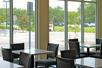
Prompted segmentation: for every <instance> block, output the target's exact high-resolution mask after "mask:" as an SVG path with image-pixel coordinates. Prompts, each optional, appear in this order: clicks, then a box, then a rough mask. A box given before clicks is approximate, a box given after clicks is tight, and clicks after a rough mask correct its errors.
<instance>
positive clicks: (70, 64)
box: [0, 39, 102, 68]
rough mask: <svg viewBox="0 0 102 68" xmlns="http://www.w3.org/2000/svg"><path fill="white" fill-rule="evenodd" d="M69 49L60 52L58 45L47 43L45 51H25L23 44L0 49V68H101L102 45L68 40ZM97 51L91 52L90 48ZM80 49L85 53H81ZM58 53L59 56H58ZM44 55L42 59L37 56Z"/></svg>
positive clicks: (32, 49) (33, 49) (31, 49)
mask: <svg viewBox="0 0 102 68" xmlns="http://www.w3.org/2000/svg"><path fill="white" fill-rule="evenodd" d="M68 44H69V49H68V50H60V51H58V49H59V44H55V43H48V45H47V49H46V50H44V49H35V48H30V49H25V47H24V46H25V45H24V43H15V44H11V45H10V48H4V47H1V52H2V58H3V59H2V60H0V63H1V65H0V68H102V64H101V63H102V54H101V53H102V52H101V49H102V43H100V44H96V45H88V44H87V45H86V44H80V43H79V41H78V39H69V41H68ZM97 47H98V48H99V50H95V51H94V52H93V51H91V48H94V49H96V48H97ZM81 48H83V49H85V51H81ZM59 52H60V54H59ZM44 54H46V58H44V59H42V58H40V59H39V57H38V55H44Z"/></svg>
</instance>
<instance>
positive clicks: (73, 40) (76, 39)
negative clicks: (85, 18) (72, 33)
mask: <svg viewBox="0 0 102 68" xmlns="http://www.w3.org/2000/svg"><path fill="white" fill-rule="evenodd" d="M70 41H72V42H75V41H77V42H78V41H79V40H78V38H74V39H69V42H70Z"/></svg>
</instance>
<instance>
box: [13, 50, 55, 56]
mask: <svg viewBox="0 0 102 68" xmlns="http://www.w3.org/2000/svg"><path fill="white" fill-rule="evenodd" d="M20 52H24V53H28V54H33V55H39V54H49V53H53V51H47V50H42V49H33V48H31V49H24V50H13V51H12V53H15V54H20Z"/></svg>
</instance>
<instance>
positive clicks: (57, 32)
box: [49, 0, 65, 50]
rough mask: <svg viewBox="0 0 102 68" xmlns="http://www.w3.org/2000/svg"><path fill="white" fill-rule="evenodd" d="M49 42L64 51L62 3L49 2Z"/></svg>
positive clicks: (56, 0)
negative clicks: (57, 45)
mask: <svg viewBox="0 0 102 68" xmlns="http://www.w3.org/2000/svg"><path fill="white" fill-rule="evenodd" d="M49 42H50V43H57V44H59V49H60V50H61V49H64V48H65V47H64V46H63V45H64V2H63V1H58V0H49Z"/></svg>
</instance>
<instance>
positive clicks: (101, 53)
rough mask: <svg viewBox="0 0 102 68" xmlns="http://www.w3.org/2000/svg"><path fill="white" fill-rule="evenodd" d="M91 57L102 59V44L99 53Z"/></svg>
mask: <svg viewBox="0 0 102 68" xmlns="http://www.w3.org/2000/svg"><path fill="white" fill-rule="evenodd" d="M90 57H94V58H102V42H101V47H100V48H99V52H95V53H93V54H91V55H90Z"/></svg>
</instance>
